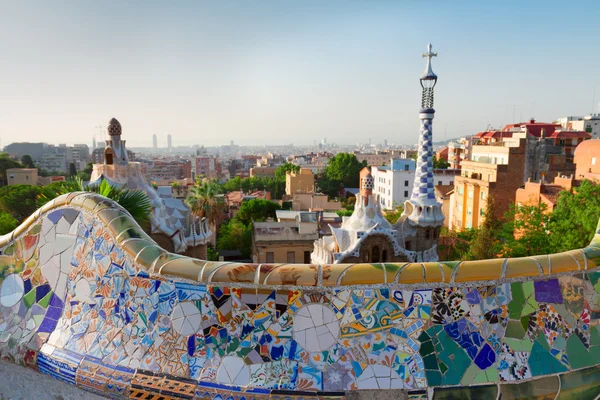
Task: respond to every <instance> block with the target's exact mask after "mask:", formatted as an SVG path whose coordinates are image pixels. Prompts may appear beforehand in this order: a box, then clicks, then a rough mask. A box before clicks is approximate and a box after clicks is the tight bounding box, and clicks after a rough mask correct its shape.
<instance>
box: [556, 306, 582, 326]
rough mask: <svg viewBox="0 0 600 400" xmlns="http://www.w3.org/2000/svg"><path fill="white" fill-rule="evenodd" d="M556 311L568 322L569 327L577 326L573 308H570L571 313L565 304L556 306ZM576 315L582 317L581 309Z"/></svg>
mask: <svg viewBox="0 0 600 400" xmlns="http://www.w3.org/2000/svg"><path fill="white" fill-rule="evenodd" d="M554 309H555V310H556V311H557V312H558V315H560V316H561V317H563V318H564V320H565V321H567V324H569V326H575V325H577V320H576V319H575V317H574V316H573V314H572V312H571V311H573V306H572V307H570V309H571V311H569V310H568V309H567V307H565V305H564V304H554ZM575 314H577V315H581V309H579V312H575Z"/></svg>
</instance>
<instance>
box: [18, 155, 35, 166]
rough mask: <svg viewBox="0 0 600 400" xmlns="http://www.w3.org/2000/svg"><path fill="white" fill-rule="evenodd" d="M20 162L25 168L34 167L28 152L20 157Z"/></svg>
mask: <svg viewBox="0 0 600 400" xmlns="http://www.w3.org/2000/svg"><path fill="white" fill-rule="evenodd" d="M21 164H23V166H24V167H25V168H35V164H34V163H33V159H32V158H31V156H30V155H29V154H25V155H24V156H23V157H21Z"/></svg>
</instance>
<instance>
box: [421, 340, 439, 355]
mask: <svg viewBox="0 0 600 400" xmlns="http://www.w3.org/2000/svg"><path fill="white" fill-rule="evenodd" d="M434 350H435V349H434V348H433V343H432V342H431V340H428V341H426V342H423V343H421V348H420V349H419V354H420V355H422V356H426V355H428V354H431V353H433V352H434Z"/></svg>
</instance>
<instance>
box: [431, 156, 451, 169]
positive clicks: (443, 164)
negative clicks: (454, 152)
mask: <svg viewBox="0 0 600 400" xmlns="http://www.w3.org/2000/svg"><path fill="white" fill-rule="evenodd" d="M449 166H450V163H449V162H448V161H446V160H444V159H443V158H440V159H439V160H438V158H437V156H433V168H435V169H448V167H449Z"/></svg>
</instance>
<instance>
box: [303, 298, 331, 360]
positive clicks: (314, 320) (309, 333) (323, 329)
mask: <svg viewBox="0 0 600 400" xmlns="http://www.w3.org/2000/svg"><path fill="white" fill-rule="evenodd" d="M292 330H293V337H294V340H296V342H297V343H298V344H299V345H300V347H302V348H303V349H304V350H306V351H308V352H320V351H324V350H327V349H329V348H330V347H332V346H334V345H335V344H336V342H337V338H338V337H339V334H340V324H339V322H338V320H337V318H336V315H335V313H334V312H333V310H332V309H331V308H329V307H327V306H326V305H324V304H321V303H310V304H307V305H305V306H303V307H301V308H300V309H299V310H298V311H297V313H296V315H294V317H293V325H292Z"/></svg>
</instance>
